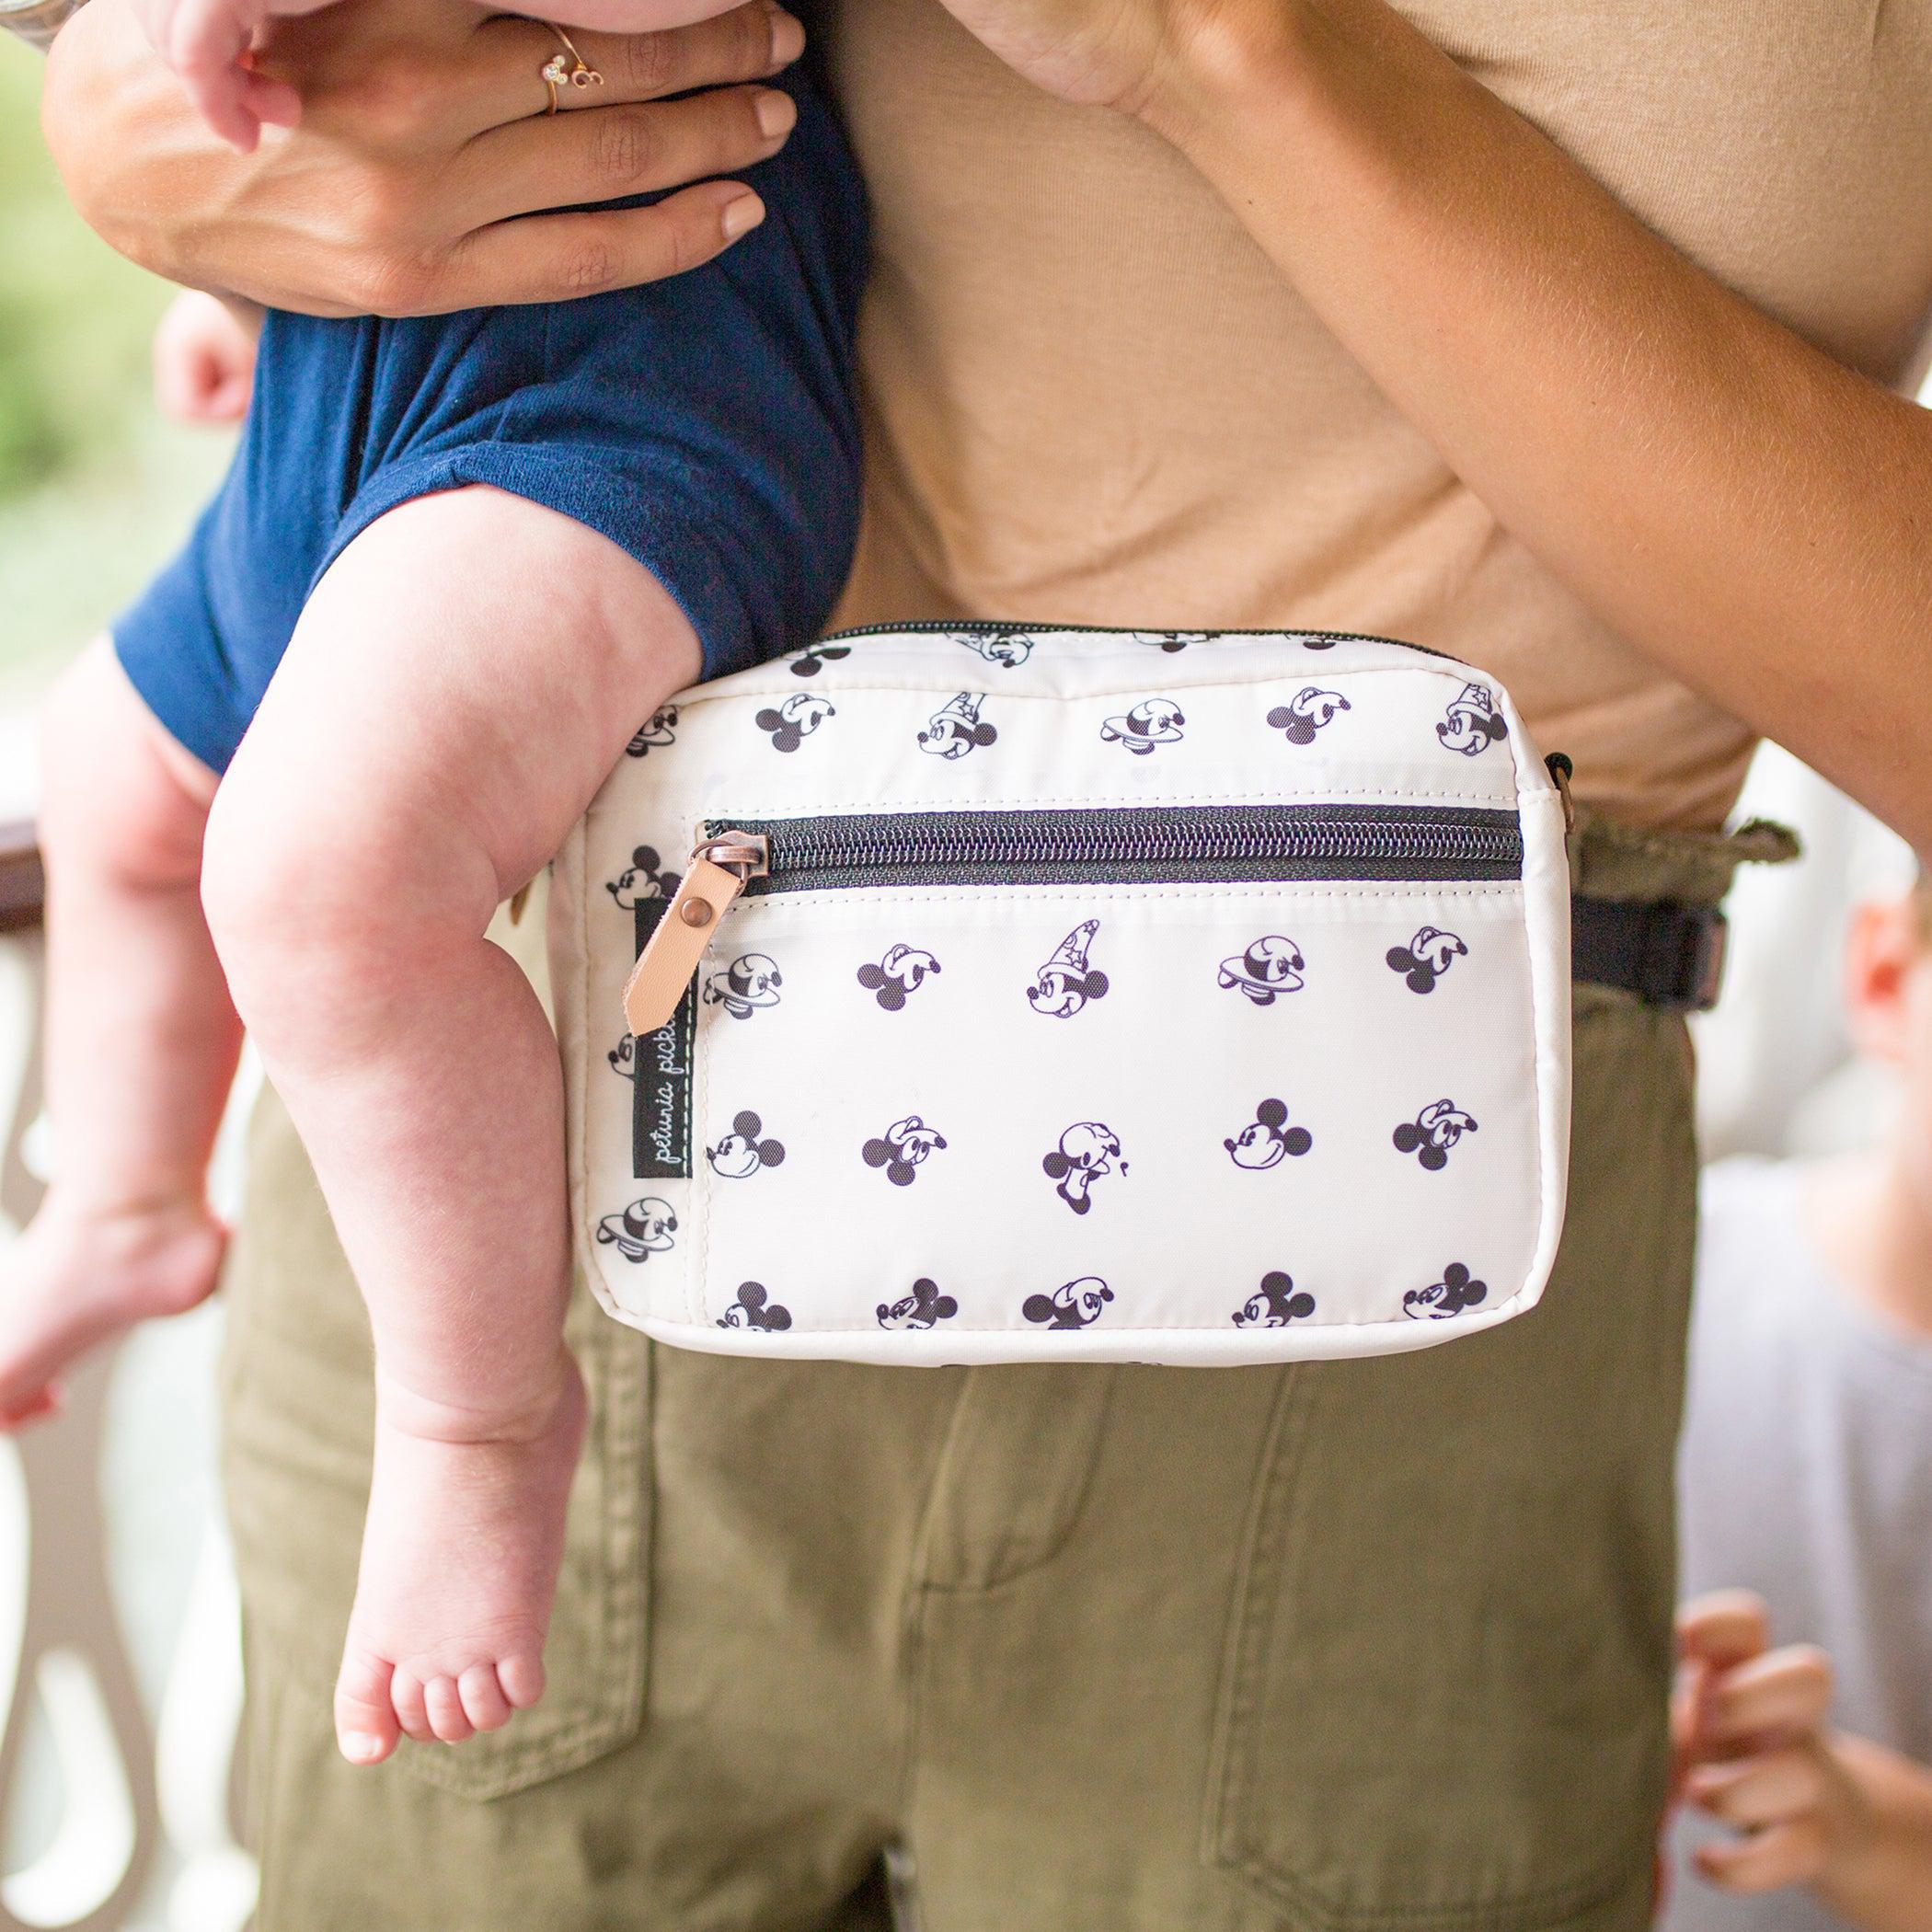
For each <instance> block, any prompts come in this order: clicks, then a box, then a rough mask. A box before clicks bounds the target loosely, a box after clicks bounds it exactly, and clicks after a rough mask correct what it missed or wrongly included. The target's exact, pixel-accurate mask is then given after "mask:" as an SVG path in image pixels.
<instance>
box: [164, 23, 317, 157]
mask: <svg viewBox="0 0 1932 1932" xmlns="http://www.w3.org/2000/svg"><path fill="white" fill-rule="evenodd" d="M332 4H333V0H134V11H135V13H136V14H137V15H138V16H139V17H140V20H141V24H142V26H143V27H144V28H145V29H147V37H148V39H149V40H152V41H153V42H154V46H155V52H156V53H158V54H159V55H160V56H161V58H162V59H163V60H164V61H166V62H167V64H168V65H169V66H170V67H172V68H173V69H174V70H175V72H176V73H177V74H178V75H180V77H181V82H182V85H183V86H186V87H187V89H188V93H189V97H190V99H192V100H193V102H194V104H195V106H196V107H198V108H199V109H201V115H202V118H203V119H204V120H205V121H207V123H208V125H209V126H210V127H212V128H213V130H214V132H216V133H217V134H219V135H220V136H221V137H222V139H223V140H224V141H225V142H227V143H228V144H230V145H231V146H233V147H236V148H238V149H239V150H240V151H241V152H242V153H243V154H245V155H247V154H252V153H253V152H254V149H255V145H256V143H257V142H259V140H260V139H261V131H262V128H263V126H264V125H265V124H267V125H271V126H274V127H285V128H292V127H293V126H294V124H295V122H296V121H297V120H298V119H299V118H300V115H301V112H302V102H301V98H300V97H299V96H298V95H297V94H296V92H295V90H294V88H293V87H292V86H289V84H288V83H287V82H286V81H281V80H270V78H269V77H268V76H267V75H260V74H257V73H256V72H255V71H254V69H253V65H252V58H253V50H254V47H255V41H256V36H257V35H258V34H259V33H260V31H261V29H263V28H264V27H265V26H266V25H267V24H268V22H269V19H270V16H272V15H275V14H312V13H318V12H320V10H321V9H322V8H323V7H325V6H330V5H332Z"/></svg>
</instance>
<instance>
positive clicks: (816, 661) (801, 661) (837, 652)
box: [791, 644, 852, 677]
mask: <svg viewBox="0 0 1932 1932" xmlns="http://www.w3.org/2000/svg"><path fill="white" fill-rule="evenodd" d="M851 655H852V647H851V646H850V645H849V644H814V645H813V646H812V647H811V650H801V651H800V652H799V654H798V656H797V657H795V658H794V659H793V660H792V661H791V674H792V675H793V676H794V677H816V676H817V675H818V674H819V671H820V668H821V667H822V666H823V665H826V664H835V663H837V662H838V661H839V660H840V659H841V658H849V657H850V656H851Z"/></svg>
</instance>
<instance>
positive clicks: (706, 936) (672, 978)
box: [624, 832, 771, 1038]
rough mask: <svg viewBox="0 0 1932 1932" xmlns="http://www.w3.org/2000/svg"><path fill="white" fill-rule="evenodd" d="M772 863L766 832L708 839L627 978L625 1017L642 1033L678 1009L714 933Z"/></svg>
mask: <svg viewBox="0 0 1932 1932" xmlns="http://www.w3.org/2000/svg"><path fill="white" fill-rule="evenodd" d="M770 869H771V843H770V841H769V840H768V839H766V838H765V835H764V834H762V833H758V834H753V833H744V832H728V833H725V834H721V835H720V836H719V837H718V838H710V839H706V840H705V841H704V842H703V844H701V845H698V846H697V848H696V850H695V851H694V852H693V853H692V855H691V864H690V868H689V869H688V870H687V871H686V872H685V874H684V879H683V880H682V881H681V882H680V883H679V885H678V889H677V891H676V893H675V894H674V896H673V899H672V901H671V903H670V904H669V905H668V906H666V907H665V908H664V916H663V917H662V918H661V919H660V920H659V921H658V926H657V930H656V931H655V932H654V933H652V934H651V936H650V941H649V942H648V943H647V945H646V946H645V948H644V950H643V951H642V952H640V953H639V954H638V963H637V964H636V965H635V966H633V967H632V968H631V971H630V978H629V979H628V980H627V981H626V982H625V984H624V1018H625V1020H626V1021H627V1024H628V1025H629V1028H630V1030H631V1031H632V1032H633V1033H634V1034H637V1035H638V1037H640V1038H641V1037H642V1036H643V1035H644V1034H647V1033H655V1032H656V1031H657V1029H659V1028H660V1027H661V1026H663V1025H665V1024H666V1023H667V1022H668V1021H669V1020H670V1018H671V1016H672V1015H673V1013H675V1012H676V1011H677V1003H678V1002H679V1001H680V1000H681V999H683V998H684V989H685V988H686V987H687V986H688V985H690V983H691V975H692V974H693V973H695V972H696V971H697V962H698V961H699V960H701V959H703V958H704V956H705V949H706V947H707V946H708V945H710V943H711V935H712V934H713V933H714V932H715V931H716V930H717V928H718V922H719V920H720V919H722V918H723V917H724V915H725V914H726V913H727V912H729V911H730V908H731V906H732V905H733V904H734V903H736V901H737V899H738V895H739V894H740V893H741V892H742V891H744V889H745V887H746V886H748V885H749V884H750V883H751V882H752V880H754V879H762V878H763V877H764V876H765V873H766V872H768V871H770Z"/></svg>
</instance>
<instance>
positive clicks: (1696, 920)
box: [1636, 905, 1731, 1013]
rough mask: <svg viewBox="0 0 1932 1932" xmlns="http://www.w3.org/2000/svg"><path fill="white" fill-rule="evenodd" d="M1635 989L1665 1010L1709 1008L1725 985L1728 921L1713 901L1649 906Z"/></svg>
mask: <svg viewBox="0 0 1932 1932" xmlns="http://www.w3.org/2000/svg"><path fill="white" fill-rule="evenodd" d="M1649 910H1650V914H1651V917H1650V920H1649V921H1648V922H1647V926H1648V930H1647V931H1646V932H1645V934H1644V942H1645V943H1644V947H1643V951H1642V955H1641V958H1640V960H1639V969H1638V978H1639V985H1638V987H1637V989H1636V991H1637V992H1638V994H1639V996H1640V997H1641V998H1642V999H1643V1000H1645V1001H1646V1002H1647V1003H1648V1004H1649V1005H1650V1006H1658V1007H1661V1008H1662V1010H1663V1011H1664V1012H1666V1013H1708V1012H1709V1011H1710V1009H1711V1008H1712V1007H1713V1006H1716V1005H1717V1003H1718V995H1719V992H1720V991H1721V990H1722V988H1723V984H1724V957H1725V954H1726V953H1727V951H1728V950H1729V949H1730V943H1731V922H1730V921H1729V920H1728V919H1726V918H1725V916H1724V914H1723V913H1722V912H1721V911H1720V910H1719V908H1718V907H1716V906H1714V905H1703V906H1691V905H1660V906H1652V907H1650V909H1649Z"/></svg>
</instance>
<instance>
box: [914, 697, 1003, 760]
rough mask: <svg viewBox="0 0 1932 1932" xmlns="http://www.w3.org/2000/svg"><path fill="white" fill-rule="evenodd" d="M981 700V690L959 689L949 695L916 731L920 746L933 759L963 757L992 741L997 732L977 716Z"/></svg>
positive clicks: (982, 698) (981, 703)
mask: <svg viewBox="0 0 1932 1932" xmlns="http://www.w3.org/2000/svg"><path fill="white" fill-rule="evenodd" d="M985 702H986V694H985V693H984V692H980V693H979V694H977V695H975V694H974V693H972V692H971V691H961V692H960V694H959V696H956V697H952V698H949V699H948V700H947V702H946V703H945V704H944V705H942V706H941V707H940V708H939V709H938V710H937V711H935V712H934V713H933V715H932V717H931V718H930V719H928V720H927V722H926V729H925V730H923V731H921V732H920V733H919V745H920V749H921V750H922V751H926V752H930V753H932V754H933V755H934V756H935V757H936V758H963V757H964V756H965V755H966V754H967V753H968V752H972V751H977V750H978V749H979V748H980V747H981V746H982V745H987V744H991V743H993V742H994V741H995V739H997V738H998V736H999V733H998V732H997V731H996V730H994V728H993V727H992V726H991V725H990V724H986V723H983V721H982V720H981V718H980V707H981V706H982V705H983V704H984V703H985Z"/></svg>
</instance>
